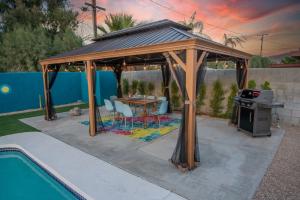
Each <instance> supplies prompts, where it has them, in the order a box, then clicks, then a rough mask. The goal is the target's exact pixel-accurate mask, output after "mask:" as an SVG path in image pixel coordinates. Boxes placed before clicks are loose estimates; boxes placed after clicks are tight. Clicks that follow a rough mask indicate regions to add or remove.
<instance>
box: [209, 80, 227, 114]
mask: <svg viewBox="0 0 300 200" xmlns="http://www.w3.org/2000/svg"><path fill="white" fill-rule="evenodd" d="M224 93H225V92H224V90H223V86H222V83H221V81H220V80H216V81H215V82H214V83H213V91H212V99H211V100H210V108H211V109H212V116H215V117H217V116H221V114H222V109H223V105H222V102H223V101H224V99H225V97H224Z"/></svg>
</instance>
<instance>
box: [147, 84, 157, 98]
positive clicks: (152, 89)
mask: <svg viewBox="0 0 300 200" xmlns="http://www.w3.org/2000/svg"><path fill="white" fill-rule="evenodd" d="M154 89H155V86H154V84H153V83H151V82H149V83H148V85H147V93H148V95H153V92H154Z"/></svg>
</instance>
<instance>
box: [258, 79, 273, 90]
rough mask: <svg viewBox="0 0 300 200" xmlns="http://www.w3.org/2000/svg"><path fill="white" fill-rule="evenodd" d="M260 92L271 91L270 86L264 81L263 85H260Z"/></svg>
mask: <svg viewBox="0 0 300 200" xmlns="http://www.w3.org/2000/svg"><path fill="white" fill-rule="evenodd" d="M260 87H261V89H262V90H271V84H270V82H269V81H265V82H264V83H263V84H261V85H260Z"/></svg>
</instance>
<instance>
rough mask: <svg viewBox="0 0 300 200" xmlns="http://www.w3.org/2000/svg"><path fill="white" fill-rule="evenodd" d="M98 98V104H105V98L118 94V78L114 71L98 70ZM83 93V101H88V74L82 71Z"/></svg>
mask: <svg viewBox="0 0 300 200" xmlns="http://www.w3.org/2000/svg"><path fill="white" fill-rule="evenodd" d="M95 82H96V88H95V90H96V99H97V104H98V105H103V104H104V99H109V97H110V96H112V95H116V94H117V80H116V78H115V75H114V73H113V72H105V71H97V72H96V80H95ZM81 95H82V101H84V102H88V90H87V79H86V74H85V73H81Z"/></svg>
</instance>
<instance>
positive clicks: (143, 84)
mask: <svg viewBox="0 0 300 200" xmlns="http://www.w3.org/2000/svg"><path fill="white" fill-rule="evenodd" d="M137 89H138V91H139V94H141V95H145V94H146V82H145V81H139V83H138V88H137Z"/></svg>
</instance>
